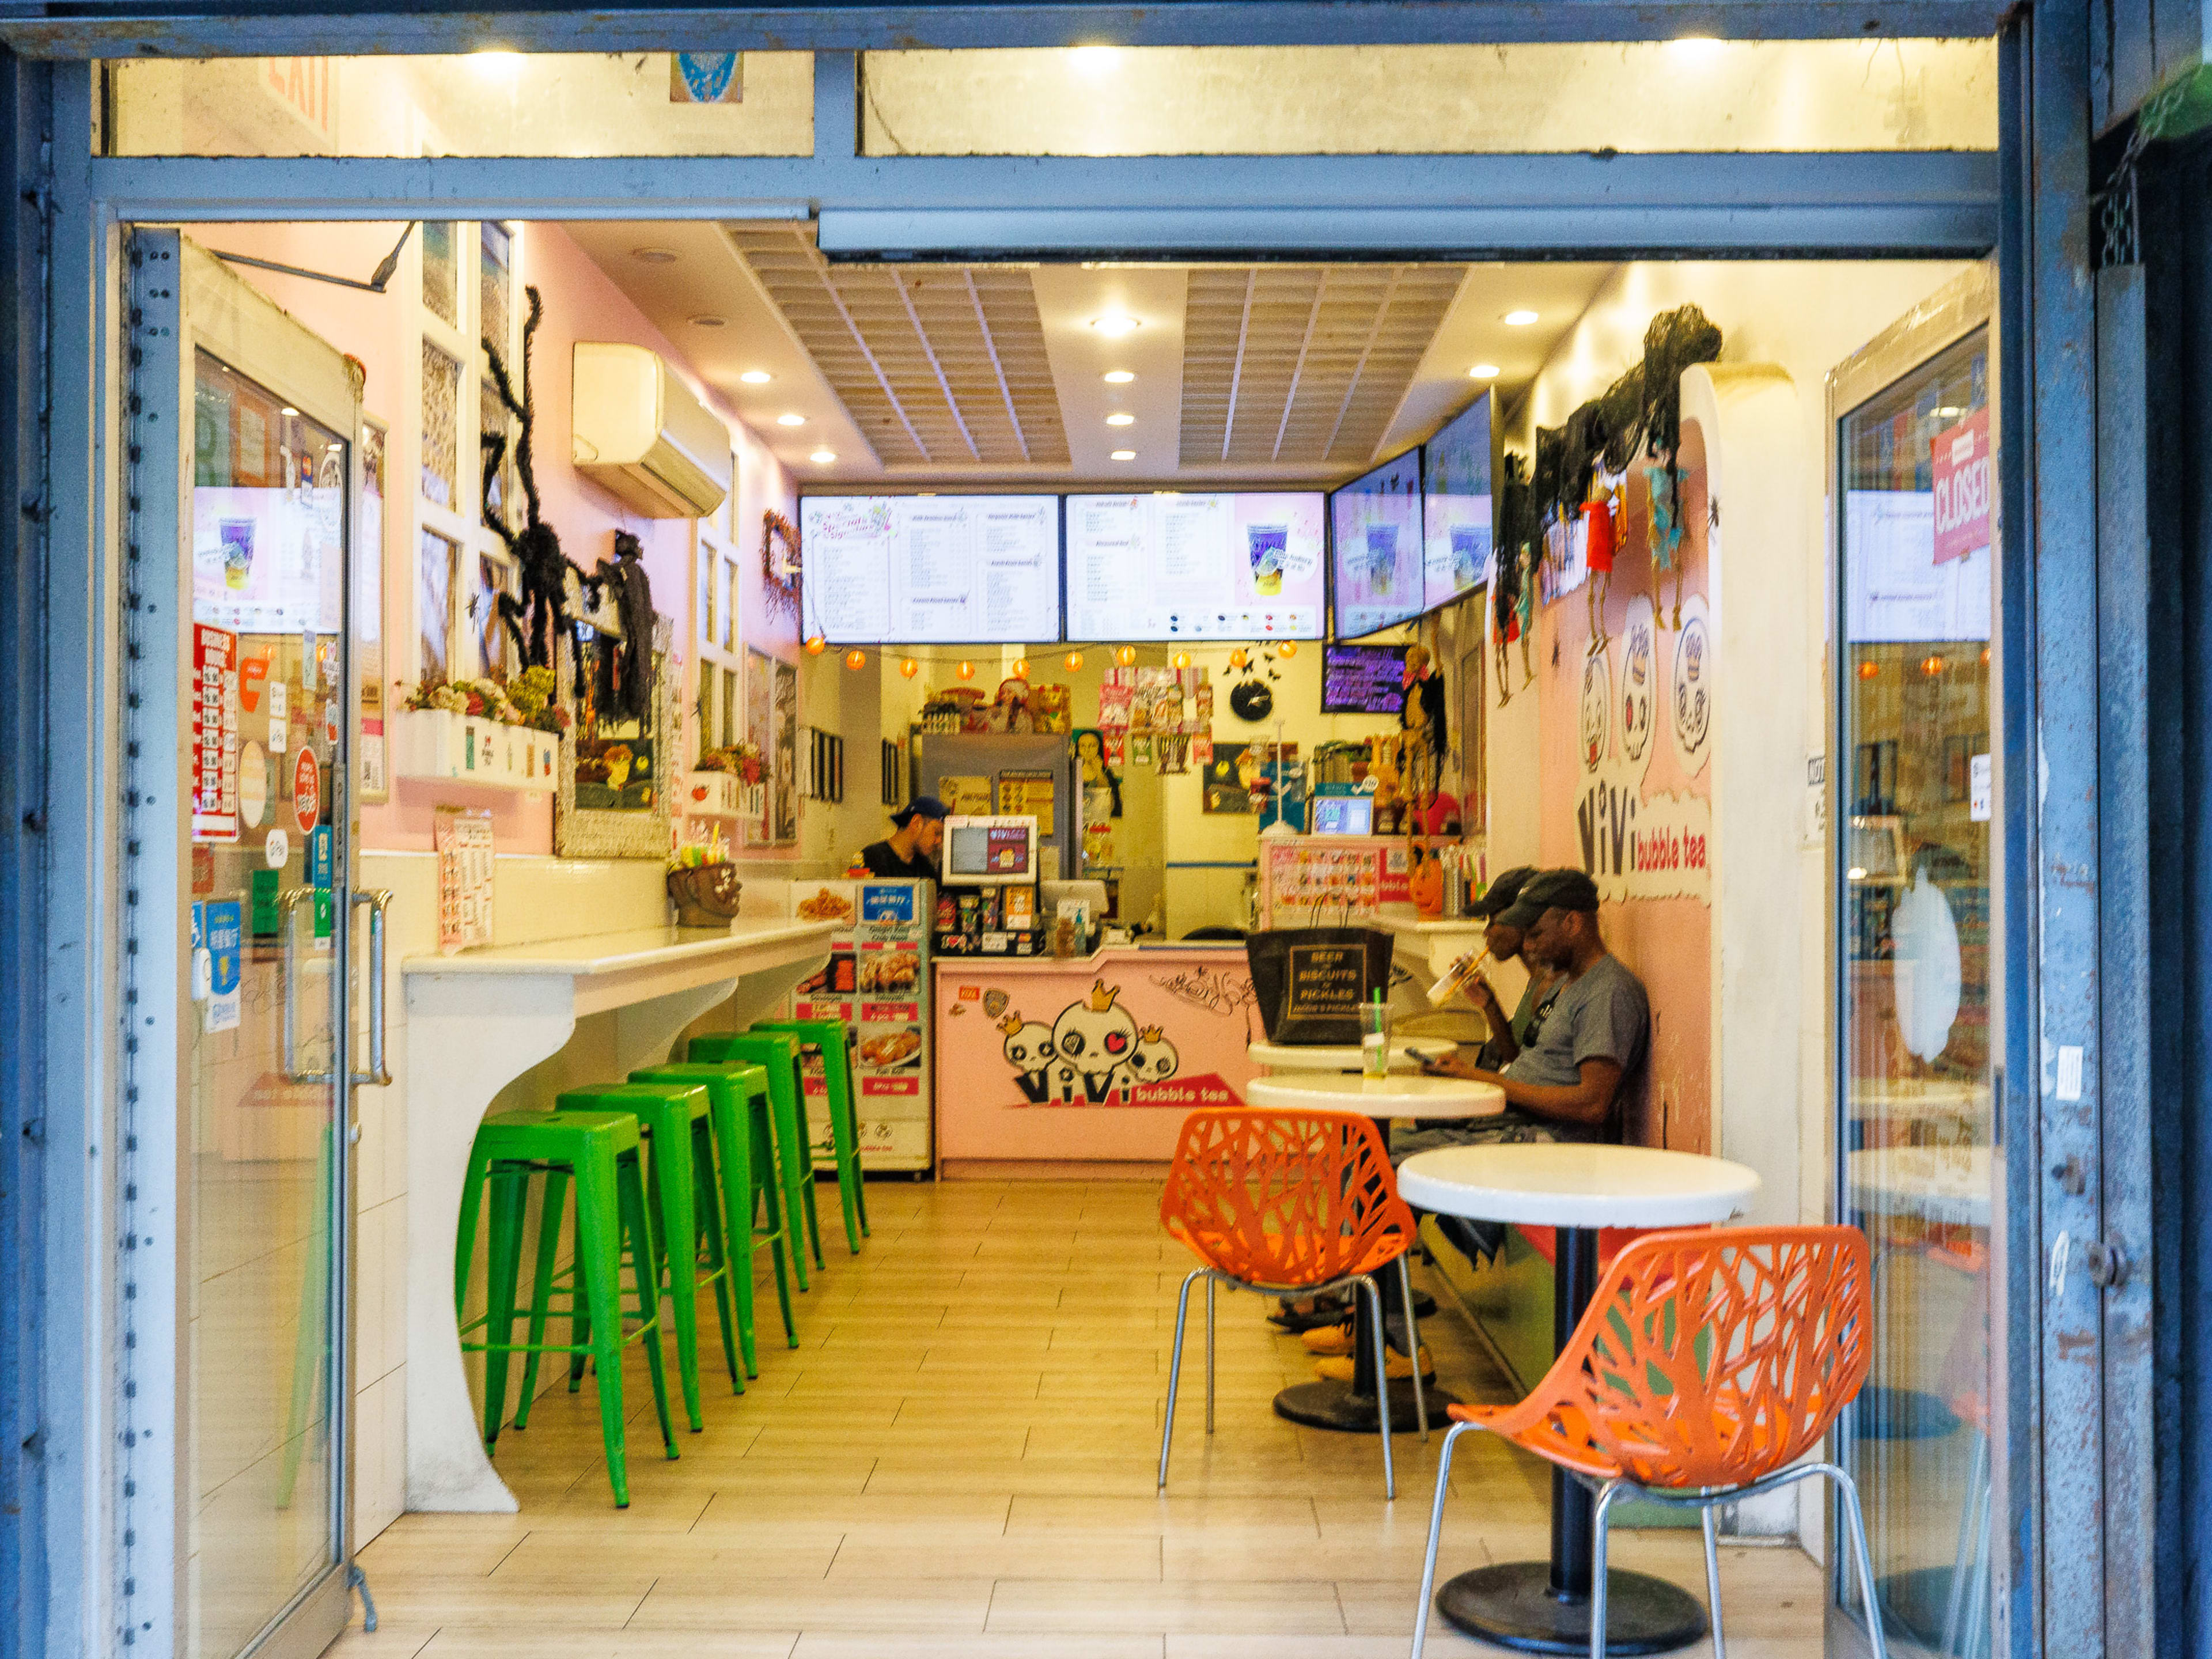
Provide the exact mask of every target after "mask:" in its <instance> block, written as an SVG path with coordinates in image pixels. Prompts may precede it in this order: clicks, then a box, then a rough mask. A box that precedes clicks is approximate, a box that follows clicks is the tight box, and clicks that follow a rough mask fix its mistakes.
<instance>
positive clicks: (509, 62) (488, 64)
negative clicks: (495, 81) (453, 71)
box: [469, 46, 522, 78]
mask: <svg viewBox="0 0 2212 1659" xmlns="http://www.w3.org/2000/svg"><path fill="white" fill-rule="evenodd" d="M469 63H470V64H471V67H472V68H474V69H475V70H476V71H477V74H479V75H482V76H489V77H495V78H496V77H512V76H513V75H514V74H515V73H516V72H517V71H519V70H520V69H521V68H522V54H521V53H520V52H510V51H508V50H507V48H506V47H505V46H480V47H478V48H477V50H476V51H474V52H471V53H470V54H469Z"/></svg>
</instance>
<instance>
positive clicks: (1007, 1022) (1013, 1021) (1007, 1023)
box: [999, 1008, 1022, 1036]
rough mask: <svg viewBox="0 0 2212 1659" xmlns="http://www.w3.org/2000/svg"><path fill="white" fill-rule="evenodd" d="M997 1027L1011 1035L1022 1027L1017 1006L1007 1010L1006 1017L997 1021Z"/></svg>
mask: <svg viewBox="0 0 2212 1659" xmlns="http://www.w3.org/2000/svg"><path fill="white" fill-rule="evenodd" d="M999 1029H1000V1030H1002V1031H1004V1032H1005V1033H1006V1035H1007V1036H1013V1034H1014V1033H1015V1032H1017V1031H1018V1030H1021V1029H1022V1011H1021V1010H1020V1009H1018V1008H1014V1009H1010V1010H1009V1011H1008V1012H1007V1014H1006V1018H1004V1019H1002V1020H1000V1022H999Z"/></svg>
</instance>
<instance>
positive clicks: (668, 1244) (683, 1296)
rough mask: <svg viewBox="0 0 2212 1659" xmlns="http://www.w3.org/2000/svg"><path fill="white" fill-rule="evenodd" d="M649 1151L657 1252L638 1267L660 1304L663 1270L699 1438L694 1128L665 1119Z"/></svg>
mask: <svg viewBox="0 0 2212 1659" xmlns="http://www.w3.org/2000/svg"><path fill="white" fill-rule="evenodd" d="M647 1155H648V1157H649V1158H650V1162H649V1164H647V1170H648V1171H649V1176H648V1179H647V1182H646V1187H647V1190H648V1192H649V1193H650V1195H651V1197H652V1199H653V1222H654V1231H653V1253H652V1255H651V1256H650V1257H649V1258H647V1260H645V1261H641V1262H640V1263H639V1266H640V1267H641V1269H642V1270H643V1271H644V1272H645V1273H646V1274H647V1276H648V1277H649V1278H650V1279H652V1281H653V1290H654V1296H655V1299H656V1300H658V1298H659V1288H660V1281H661V1276H662V1273H663V1271H664V1265H665V1272H666V1275H667V1279H668V1301H669V1306H670V1311H671V1313H672V1314H673V1315H674V1316H675V1318H674V1321H673V1323H674V1325H675V1328H676V1381H677V1383H678V1386H679V1387H681V1388H682V1389H683V1391H684V1417H685V1419H687V1420H688V1421H689V1422H690V1425H691V1432H692V1433H694V1434H697V1433H699V1432H700V1431H702V1430H703V1429H704V1428H705V1427H706V1426H707V1420H706V1419H705V1418H703V1417H702V1416H701V1415H700V1414H699V1217H698V1212H697V1211H696V1208H695V1207H694V1202H695V1198H696V1193H697V1176H696V1171H695V1170H694V1169H693V1167H692V1163H691V1135H690V1126H689V1125H688V1124H685V1125H680V1126H679V1125H676V1124H673V1123H671V1122H670V1121H668V1120H667V1115H663V1117H662V1121H660V1122H659V1123H658V1124H657V1125H656V1126H655V1130H654V1133H653V1135H652V1137H651V1139H649V1140H648V1142H647Z"/></svg>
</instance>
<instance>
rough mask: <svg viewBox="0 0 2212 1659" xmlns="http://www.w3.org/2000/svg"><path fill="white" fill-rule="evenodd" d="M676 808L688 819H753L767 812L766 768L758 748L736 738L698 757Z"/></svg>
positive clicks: (684, 781) (682, 789)
mask: <svg viewBox="0 0 2212 1659" xmlns="http://www.w3.org/2000/svg"><path fill="white" fill-rule="evenodd" d="M677 805H678V808H679V810H681V811H684V813H685V814H686V815H688V816H690V817H723V818H754V819H757V818H759V817H762V816H763V815H764V814H765V813H766V811H768V767H767V764H766V763H764V762H763V760H762V759H761V752H760V745H759V744H756V743H752V742H749V741H747V740H745V739H743V738H740V739H739V740H738V741H737V742H735V743H731V744H724V745H723V746H722V747H721V748H720V749H709V750H708V751H707V752H706V753H705V754H703V755H702V756H700V757H699V759H698V763H696V765H695V766H693V767H692V769H691V773H690V776H688V777H686V778H685V779H684V780H683V783H682V786H681V791H680V793H679V795H678V800H677Z"/></svg>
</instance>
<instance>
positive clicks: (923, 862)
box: [860, 841, 937, 881]
mask: <svg viewBox="0 0 2212 1659" xmlns="http://www.w3.org/2000/svg"><path fill="white" fill-rule="evenodd" d="M860 862H861V863H863V864H865V865H866V866H868V873H869V874H870V875H872V876H879V877H881V878H883V879H884V880H885V881H935V880H936V879H937V866H935V865H933V864H932V863H931V862H930V861H929V860H927V859H926V858H924V857H923V856H922V855H921V854H920V853H916V854H915V855H914V856H913V857H912V858H910V859H902V858H901V857H900V856H899V855H898V848H896V847H893V846H892V845H891V844H890V842H888V841H872V842H869V843H868V844H867V845H866V847H863V848H861V849H860Z"/></svg>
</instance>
